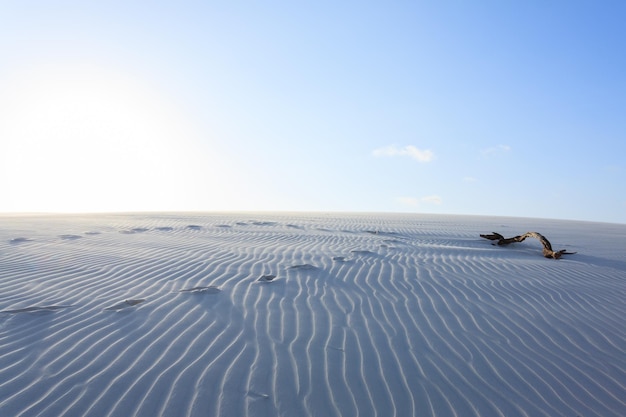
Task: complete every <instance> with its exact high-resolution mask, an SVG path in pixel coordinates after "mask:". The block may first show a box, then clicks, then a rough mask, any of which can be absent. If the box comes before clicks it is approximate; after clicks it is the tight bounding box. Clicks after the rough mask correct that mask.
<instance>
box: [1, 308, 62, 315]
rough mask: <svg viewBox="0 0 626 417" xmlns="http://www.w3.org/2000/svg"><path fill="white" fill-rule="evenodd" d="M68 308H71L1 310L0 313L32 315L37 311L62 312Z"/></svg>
mask: <svg viewBox="0 0 626 417" xmlns="http://www.w3.org/2000/svg"><path fill="white" fill-rule="evenodd" d="M70 307H72V306H33V307H25V308H18V309H15V310H3V311H0V313H8V314H17V313H34V312H38V311H43V312H53V311H56V310H62V309H64V308H70Z"/></svg>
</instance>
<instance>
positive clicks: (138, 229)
mask: <svg viewBox="0 0 626 417" xmlns="http://www.w3.org/2000/svg"><path fill="white" fill-rule="evenodd" d="M148 230H150V229H147V228H145V227H135V228H134V229H130V230H120V233H121V234H123V235H134V234H135V233H143V232H147V231H148Z"/></svg>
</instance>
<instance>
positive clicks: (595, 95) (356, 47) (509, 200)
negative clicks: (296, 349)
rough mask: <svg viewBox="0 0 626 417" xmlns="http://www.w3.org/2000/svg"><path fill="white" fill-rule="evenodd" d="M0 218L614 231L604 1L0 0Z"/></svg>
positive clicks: (622, 105)
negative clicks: (250, 215)
mask: <svg viewBox="0 0 626 417" xmlns="http://www.w3.org/2000/svg"><path fill="white" fill-rule="evenodd" d="M0 16H2V21H3V24H2V26H0V51H2V53H1V54H0V163H1V166H0V187H1V189H2V190H3V191H2V193H3V196H2V198H0V211H4V212H15V211H53V212H55V211H61V212H67V211H69V212H80V211H89V212H91V211H139V210H150V211H152V210H209V211H211V210H283V211H292V210H297V211H383V212H420V213H421V212H423V213H450V214H482V215H503V216H524V217H543V218H561V219H580V220H593V221H608V222H619V223H625V222H626V187H624V185H623V184H624V183H625V182H626V164H625V162H624V155H626V140H625V139H626V138H625V134H626V117H624V113H625V111H624V110H626V52H625V50H624V47H623V46H624V42H625V41H626V27H624V25H623V21H624V19H625V18H626V3H623V2H619V1H615V2H610V1H606V2H592V1H584V2H583V1H567V2H566V1H553V2H544V1H529V2H493V1H482V2H481V1H472V2H459V1H447V2H446V1H444V2H442V1H426V2H417V1H415V2H367V1H365V2H364V1H358V2H357V1H354V2H353V1H344V2H336V1H332V2H331V1H328V2H327V1H316V2H273V1H261V2H240V1H228V2H225V1H203V2H199V1H198V2H191V1H180V2H161V1H150V2H148V1H132V2H129V1H124V2H118V1H108V2H87V1H80V2H78V1H76V2H68V1H59V2H48V1H20V2H17V1H6V2H2V3H0Z"/></svg>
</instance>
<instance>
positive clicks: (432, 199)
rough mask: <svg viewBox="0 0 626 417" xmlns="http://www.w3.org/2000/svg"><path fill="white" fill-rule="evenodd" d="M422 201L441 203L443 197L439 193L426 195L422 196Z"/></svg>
mask: <svg viewBox="0 0 626 417" xmlns="http://www.w3.org/2000/svg"><path fill="white" fill-rule="evenodd" d="M420 201H423V202H424V203H429V204H441V203H443V199H442V198H441V196H438V195H427V196H426V197H422V198H421V199H420Z"/></svg>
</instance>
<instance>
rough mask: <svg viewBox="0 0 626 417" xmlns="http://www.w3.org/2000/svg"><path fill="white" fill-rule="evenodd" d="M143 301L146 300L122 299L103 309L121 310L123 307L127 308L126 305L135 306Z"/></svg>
mask: <svg viewBox="0 0 626 417" xmlns="http://www.w3.org/2000/svg"><path fill="white" fill-rule="evenodd" d="M144 301H146V300H144V299H142V298H136V299H129V300H124V301H122V302H121V303H117V304H115V305H112V306H111V307H107V308H105V310H115V311H118V310H122V309H125V308H128V307H132V306H136V305H137V304H141V303H143V302H144Z"/></svg>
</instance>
